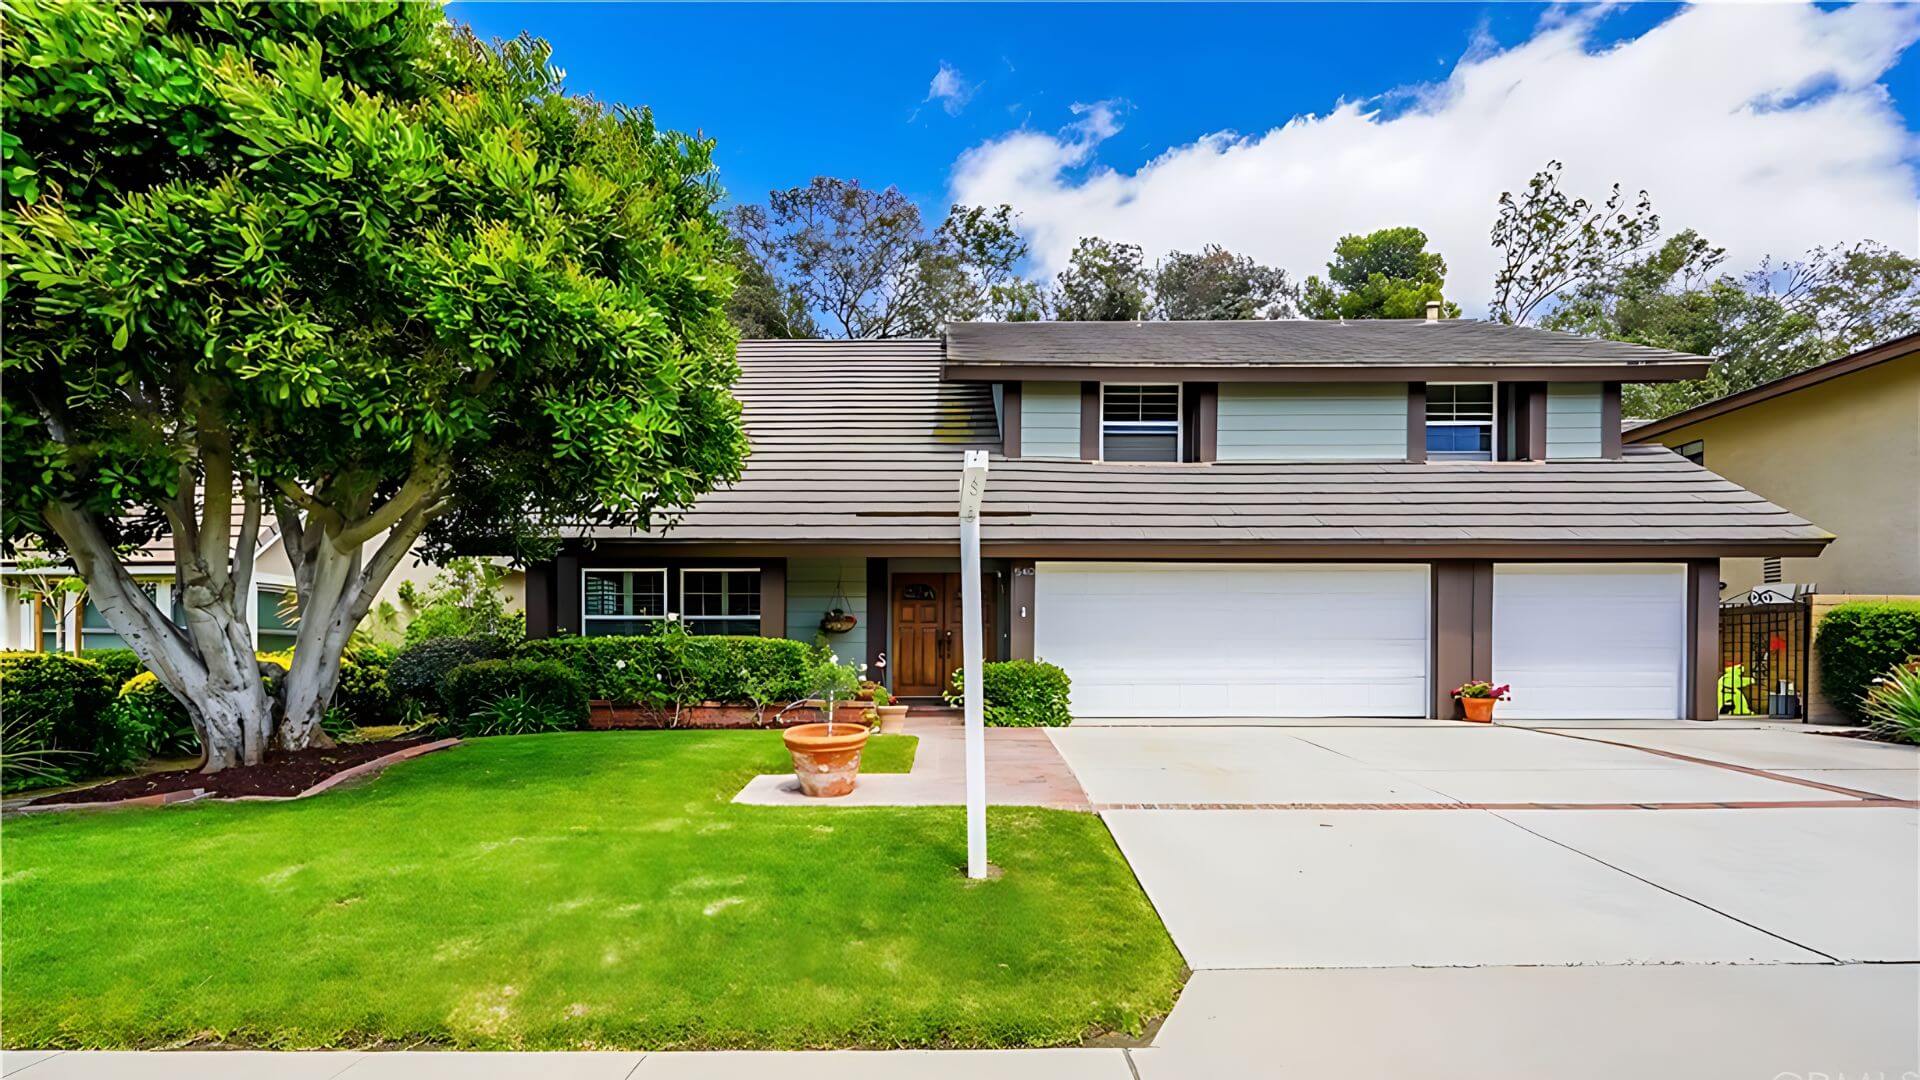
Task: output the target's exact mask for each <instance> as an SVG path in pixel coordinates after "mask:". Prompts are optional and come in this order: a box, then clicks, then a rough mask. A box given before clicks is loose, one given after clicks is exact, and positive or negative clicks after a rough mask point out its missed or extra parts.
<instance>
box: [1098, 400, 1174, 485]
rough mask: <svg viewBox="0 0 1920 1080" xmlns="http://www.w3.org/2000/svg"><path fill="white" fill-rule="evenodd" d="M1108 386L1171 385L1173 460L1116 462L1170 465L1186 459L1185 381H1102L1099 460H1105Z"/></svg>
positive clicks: (1132, 421) (1122, 463) (1154, 421)
mask: <svg viewBox="0 0 1920 1080" xmlns="http://www.w3.org/2000/svg"><path fill="white" fill-rule="evenodd" d="M1109 386H1139V387H1149V386H1153V387H1160V386H1171V387H1173V460H1172V461H1170V462H1167V461H1123V462H1119V463H1118V464H1121V465H1172V464H1178V463H1180V462H1182V461H1185V460H1186V456H1185V449H1186V443H1187V431H1186V426H1187V421H1186V413H1187V400H1186V394H1187V384H1186V383H1179V382H1112V383H1110V382H1102V383H1101V384H1100V401H1099V408H1100V460H1101V461H1106V460H1107V423H1108V421H1107V387H1109ZM1163 422H1164V421H1159V420H1147V421H1141V420H1115V421H1113V423H1116V424H1129V423H1134V424H1137V423H1151V424H1158V423H1163ZM1141 434H1148V433H1146V432H1142V433H1141Z"/></svg>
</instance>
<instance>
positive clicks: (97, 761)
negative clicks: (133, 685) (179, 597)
mask: <svg viewBox="0 0 1920 1080" xmlns="http://www.w3.org/2000/svg"><path fill="white" fill-rule="evenodd" d="M113 699H114V695H113V684H112V683H111V682H110V681H108V678H107V674H106V672H105V671H103V670H102V669H101V667H100V665H99V664H96V663H94V662H93V661H91V660H83V659H80V658H79V657H74V656H68V655H65V654H63V653H40V652H10V653H0V724H3V725H4V740H5V741H4V745H0V750H4V765H5V774H4V775H0V788H4V789H5V790H8V791H16V790H21V789H25V788H35V787H46V786H48V785H51V784H62V783H71V782H73V781H75V780H84V779H86V778H88V777H92V776H99V775H101V774H102V773H109V772H116V771H118V770H120V769H124V768H126V767H127V766H129V765H131V764H133V763H134V762H136V761H138V760H140V758H141V757H142V756H144V750H145V736H146V733H145V730H144V729H143V728H140V727H138V726H137V725H134V724H131V723H129V722H128V721H127V719H126V718H125V717H123V716H121V715H120V713H119V712H118V711H117V710H115V709H112V708H110V707H109V706H111V705H112V703H113Z"/></svg>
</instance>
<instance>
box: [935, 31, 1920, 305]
mask: <svg viewBox="0 0 1920 1080" xmlns="http://www.w3.org/2000/svg"><path fill="white" fill-rule="evenodd" d="M1601 17H1603V16H1601V15H1596V14H1592V13H1588V14H1583V15H1573V16H1568V15H1566V14H1565V13H1564V12H1557V13H1556V14H1555V16H1554V17H1553V18H1551V19H1544V20H1542V22H1541V24H1540V26H1539V27H1538V28H1537V29H1536V31H1535V33H1534V36H1533V37H1532V38H1531V39H1529V40H1528V41H1526V42H1525V43H1523V44H1520V45H1518V46H1515V47H1514V48H1511V49H1508V50H1506V51H1504V52H1503V51H1499V50H1497V49H1494V48H1491V47H1489V46H1487V45H1485V44H1484V43H1481V44H1477V45H1475V46H1474V47H1473V48H1472V49H1470V50H1469V52H1468V54H1467V55H1465V56H1463V57H1462V58H1461V59H1460V61H1459V62H1458V63H1457V65H1456V66H1455V67H1454V69H1453V72H1452V74H1451V75H1450V76H1449V77H1448V78H1447V79H1446V80H1445V81H1444V82H1439V83H1434V84H1431V85H1426V86H1419V87H1410V88H1401V89H1399V90H1396V91H1393V92H1392V93H1391V94H1389V95H1385V96H1383V97H1382V98H1380V99H1375V100H1374V101H1372V102H1362V103H1355V102H1343V103H1339V104H1337V105H1336V106H1335V107H1334V108H1333V109H1332V111H1331V112H1328V113H1326V114H1325V115H1318V116H1297V117H1294V118H1293V119H1291V120H1289V121H1287V122H1286V124H1285V125H1283V126H1281V127H1277V128H1274V129H1272V130H1270V131H1267V132H1266V133H1264V134H1261V135H1255V136H1240V135H1237V134H1235V133H1232V132H1221V133H1217V134H1213V135H1209V136H1206V137H1203V138H1201V139H1199V140H1198V141H1196V142H1193V143H1190V144H1187V145H1183V146H1175V147H1171V148H1169V149H1167V150H1166V151H1164V152H1163V153H1162V154H1160V156H1158V157H1157V158H1155V159H1154V160H1152V161H1150V162H1148V163H1147V164H1145V165H1144V166H1142V167H1140V168H1139V169H1137V170H1135V171H1133V172H1130V173H1121V172H1116V171H1114V170H1112V169H1110V168H1106V167H1102V166H1100V165H1099V164H1098V162H1097V154H1098V148H1099V145H1100V143H1101V141H1102V140H1104V139H1106V138H1109V137H1110V136H1111V135H1112V134H1113V133H1114V132H1116V131H1118V130H1119V127H1120V121H1119V117H1118V114H1117V113H1116V111H1115V110H1114V108H1113V106H1112V104H1111V103H1100V104H1098V105H1092V106H1075V113H1076V117H1077V118H1076V119H1075V120H1074V121H1073V122H1072V123H1071V124H1070V125H1068V127H1066V128H1065V129H1063V130H1062V131H1060V132H1059V133H1051V134H1050V133H1043V132H1036V131H1031V130H1021V131H1015V132H1011V133H1009V134H1007V135H1005V136H1002V137H1000V138H997V139H994V140H992V141H989V142H987V143H984V144H982V145H980V146H978V147H975V148H974V149H972V150H969V151H968V152H967V153H966V154H964V155H962V156H961V158H960V159H959V161H958V162H956V164H955V166H954V171H953V176H952V182H951V184H952V191H951V194H952V197H953V199H954V201H956V202H960V203H967V204H988V205H995V204H999V203H1003V202H1004V203H1010V204H1012V205H1013V207H1014V208H1015V209H1016V210H1018V211H1019V212H1020V214H1021V217H1022V222H1023V228H1024V229H1025V230H1026V231H1027V233H1028V238H1029V240H1030V241H1031V242H1032V246H1033V250H1034V254H1035V258H1036V261H1037V262H1038V263H1039V265H1040V268H1041V269H1042V270H1043V271H1046V272H1049V273H1051V272H1052V271H1054V270H1057V269H1058V268H1059V267H1060V266H1062V265H1064V263H1065V261H1066V258H1067V255H1068V253H1069V252H1071V251H1072V249H1073V245H1074V243H1075V241H1076V240H1077V239H1078V238H1080V237H1082V236H1103V237H1106V238H1108V239H1110V240H1117V241H1126V242H1130V243H1135V244H1139V245H1141V246H1142V247H1143V248H1145V249H1146V251H1147V252H1148V253H1149V254H1150V255H1157V254H1160V253H1164V252H1166V251H1169V250H1172V249H1175V248H1180V249H1184V250H1193V249H1195V248H1197V247H1199V246H1200V245H1202V244H1206V243H1221V244H1225V245H1227V246H1228V247H1231V248H1234V249H1236V250H1239V251H1243V252H1246V253H1247V254H1250V255H1253V256H1255V257H1256V258H1259V259H1261V260H1262V261H1264V262H1268V263H1272V264H1275V265H1279V266H1284V267H1287V268H1288V269H1290V270H1292V271H1293V272H1294V273H1296V274H1297V275H1300V276H1304V275H1306V274H1308V273H1316V272H1322V271H1323V268H1324V265H1325V262H1326V259H1327V256H1328V254H1329V253H1330V252H1331V251H1332V247H1333V242H1334V240H1335V239H1336V238H1337V237H1339V236H1340V235H1343V234H1345V233H1354V232H1365V231H1368V230H1372V229H1377V228H1382V227H1385V226H1390V225H1404V224H1411V225H1417V226H1419V227H1421V228H1423V229H1425V230H1426V231H1427V233H1428V235H1429V236H1431V237H1432V238H1433V241H1434V244H1433V246H1434V247H1436V248H1437V249H1438V250H1439V251H1441V252H1442V253H1443V254H1444V255H1445V256H1446V257H1447V261H1448V264H1449V266H1450V267H1451V272H1450V273H1449V275H1448V278H1449V285H1450V289H1449V293H1450V294H1451V295H1453V296H1455V297H1457V298H1458V299H1459V300H1460V301H1461V303H1462V304H1463V305H1464V306H1466V307H1467V308H1468V310H1469V311H1470V312H1471V311H1476V310H1479V309H1483V308H1484V305H1485V303H1486V300H1487V294H1488V291H1489V288H1490V285H1491V282H1492V278H1493V272H1494V265H1495V264H1494V258H1493V252H1492V250H1491V249H1490V248H1489V247H1488V244H1487V230H1488V227H1489V226H1490V225H1491V224H1492V222H1493V218H1494V213H1495V210H1496V205H1495V200H1496V199H1497V198H1498V196H1499V193H1500V192H1501V191H1503V190H1518V189H1519V188H1521V187H1523V186H1524V185H1525V183H1526V181H1527V179H1528V177H1530V176H1531V175H1532V174H1533V173H1534V171H1535V170H1537V169H1539V168H1540V167H1541V166H1542V165H1544V164H1545V163H1546V162H1547V161H1548V160H1549V159H1558V160H1560V161H1563V162H1565V163H1566V170H1565V172H1564V174H1563V175H1562V179H1561V184H1562V187H1563V189H1565V190H1568V191H1571V192H1574V193H1577V194H1586V195H1589V196H1591V197H1596V198H1597V197H1599V196H1601V195H1604V194H1605V192H1606V190H1607V188H1608V187H1609V186H1610V185H1611V184H1612V183H1613V182H1614V181H1616V180H1617V181H1619V182H1621V183H1622V185H1623V186H1625V188H1626V189H1627V190H1628V191H1629V192H1632V191H1635V190H1637V189H1640V188H1645V189H1647V190H1648V191H1649V192H1651V193H1652V196H1653V201H1654V207H1655V209H1656V210H1657V211H1659V213H1660V215H1661V218H1662V221H1663V223H1664V224H1665V226H1666V227H1667V229H1668V230H1669V231H1672V230H1674V229H1678V228H1687V227H1691V228H1695V229H1698V230H1700V231H1701V233H1702V234H1704V235H1705V236H1706V237H1707V238H1708V239H1710V240H1711V241H1713V242H1714V243H1716V244H1720V245H1724V246H1725V247H1726V248H1727V249H1728V254H1729V265H1730V267H1732V268H1745V267H1748V266H1751V265H1753V264H1754V263H1756V262H1758V261H1759V259H1760V257H1761V256H1763V255H1766V254H1769V253H1772V254H1776V255H1789V256H1791V255H1797V254H1799V253H1800V252H1802V251H1804V250H1805V249H1806V248H1808V247H1811V246H1813V245H1816V244H1830V243H1837V242H1851V241H1855V240H1861V239H1873V240H1879V241H1881V242H1883V243H1887V244H1890V245H1892V246H1894V247H1897V248H1900V249H1902V250H1905V251H1908V252H1914V251H1916V249H1920V202H1917V200H1920V181H1917V178H1916V172H1915V169H1914V166H1913V161H1914V159H1915V157H1916V156H1920V139H1916V138H1915V136H1914V135H1913V133H1911V132H1909V131H1907V130H1906V128H1905V126H1904V124H1903V123H1902V120H1901V118H1900V115H1899V114H1898V112H1896V111H1895V109H1894V107H1893V105H1892V103H1891V101H1890V100H1889V99H1888V96H1887V94H1886V91H1885V90H1884V89H1883V88H1882V87H1881V86H1880V85H1879V84H1878V81H1877V80H1878V79H1879V78H1880V77H1881V76H1882V75H1883V74H1884V73H1885V72H1886V71H1887V69H1888V68H1889V67H1890V66H1892V64H1893V63H1894V61H1895V60H1897V59H1898V57H1899V55H1900V53H1901V52H1902V51H1903V50H1904V49H1906V48H1907V47H1908V46H1909V45H1911V44H1913V42H1914V41H1915V40H1916V38H1920V9H1916V8H1912V7H1904V8H1903V7H1892V6H1880V5H1861V6H1857V7H1850V8H1844V9H1841V10H1837V11H1830V12H1824V11H1821V10H1819V9H1816V8H1812V7H1799V6H1737V7H1736V6H1724V7H1723V6H1707V7H1696V8H1689V9H1685V10H1683V11H1681V12H1680V13H1679V14H1677V15H1675V16H1673V17H1672V18H1670V19H1668V20H1667V21H1665V22H1664V23H1662V24H1660V25H1659V26H1657V27H1655V28H1653V29H1652V30H1649V31H1647V32H1646V33H1644V34H1642V35H1640V36H1639V37H1638V38H1635V39H1632V40H1629V41H1625V42H1622V43H1620V44H1617V45H1614V46H1612V47H1610V48H1604V49H1603V48H1599V47H1598V46H1596V45H1594V44H1593V41H1592V32H1593V27H1594V23H1595V21H1596V19H1598V18H1601ZM1382 101H1392V102H1395V103H1396V107H1395V108H1394V109H1393V110H1391V112H1390V113H1389V111H1388V110H1385V109H1383V108H1382V107H1381V104H1380V103H1381V102H1382Z"/></svg>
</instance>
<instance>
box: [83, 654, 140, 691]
mask: <svg viewBox="0 0 1920 1080" xmlns="http://www.w3.org/2000/svg"><path fill="white" fill-rule="evenodd" d="M80 659H82V660H91V661H93V662H94V663H96V664H99V665H100V670H101V671H104V672H106V675H107V681H108V682H110V683H112V684H113V688H114V689H115V690H118V689H120V688H121V687H123V686H125V685H127V680H128V679H131V678H133V677H134V676H135V675H138V674H140V673H141V672H143V671H145V670H147V665H145V664H143V663H141V662H140V654H139V653H137V652H134V651H133V650H132V649H87V650H85V651H84V652H82V653H81V654H80Z"/></svg>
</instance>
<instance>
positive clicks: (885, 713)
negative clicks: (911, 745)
mask: <svg viewBox="0 0 1920 1080" xmlns="http://www.w3.org/2000/svg"><path fill="white" fill-rule="evenodd" d="M873 712H874V715H875V716H876V717H877V718H878V719H879V721H880V733H881V734H883V735H898V734H900V732H901V731H903V730H905V729H906V726H907V707H906V706H905V705H895V704H894V703H893V695H892V694H890V693H888V692H887V688H886V687H884V686H875V687H874V688H873Z"/></svg>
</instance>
